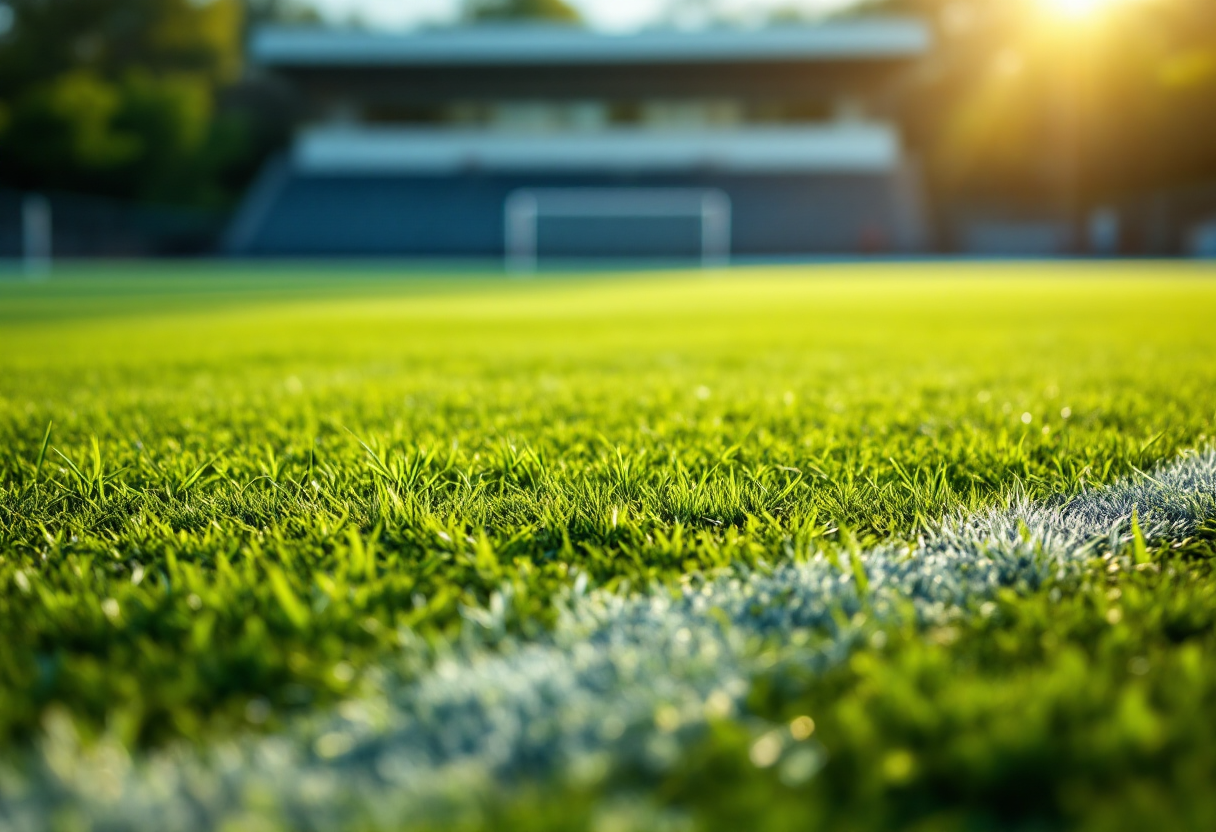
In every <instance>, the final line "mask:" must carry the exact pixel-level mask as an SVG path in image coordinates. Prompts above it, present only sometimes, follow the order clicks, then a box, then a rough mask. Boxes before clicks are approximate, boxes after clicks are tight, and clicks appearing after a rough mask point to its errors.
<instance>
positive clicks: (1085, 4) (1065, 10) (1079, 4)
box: [1042, 0, 1119, 20]
mask: <svg viewBox="0 0 1216 832" xmlns="http://www.w3.org/2000/svg"><path fill="white" fill-rule="evenodd" d="M1042 2H1043V5H1044V6H1045V7H1046V8H1047V10H1048V11H1050V12H1052V13H1054V14H1056V15H1058V16H1060V17H1065V18H1068V19H1070V20H1081V19H1083V18H1086V17H1090V16H1091V15H1093V14H1096V13H1097V12H1100V11H1102V10H1103V9H1105V8H1107V7H1109V6H1113V5H1115V4H1116V3H1117V2H1119V0H1042Z"/></svg>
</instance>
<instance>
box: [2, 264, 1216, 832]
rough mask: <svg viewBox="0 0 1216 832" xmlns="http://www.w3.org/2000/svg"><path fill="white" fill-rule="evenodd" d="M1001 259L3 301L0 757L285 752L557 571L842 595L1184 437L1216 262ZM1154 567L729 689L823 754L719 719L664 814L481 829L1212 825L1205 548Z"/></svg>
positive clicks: (550, 796)
mask: <svg viewBox="0 0 1216 832" xmlns="http://www.w3.org/2000/svg"><path fill="white" fill-rule="evenodd" d="M1023 271H1024V268H1023V267H1012V266H1011V267H1001V266H985V267H970V266H956V267H950V266H923V267H901V269H899V270H889V269H887V268H885V267H879V268H871V267H860V266H858V267H833V268H820V269H817V270H811V271H810V273H807V272H806V271H805V270H801V269H798V270H795V269H791V270H753V271H739V272H736V273H732V274H731V275H729V276H715V277H706V276H701V275H678V274H675V275H669V276H666V277H658V276H647V277H646V278H645V279H640V278H639V279H626V278H619V277H617V278H600V279H590V278H580V279H576V278H573V277H570V278H564V279H562V278H553V279H548V278H547V279H542V280H537V281H529V282H512V283H506V282H503V281H501V280H500V279H498V278H489V277H484V276H483V277H476V276H472V277H461V276H457V275H447V276H443V275H438V274H430V275H414V276H409V277H407V276H402V275H399V274H393V273H391V272H387V271H386V272H376V271H372V270H363V271H357V270H347V271H341V272H338V271H334V272H327V271H316V272H312V273H307V272H303V273H283V274H274V273H273V272H266V271H263V272H250V271H243V270H241V269H237V268H234V269H231V270H220V269H213V268H208V269H197V268H190V267H183V268H182V269H181V270H179V271H177V272H176V273H173V274H169V275H162V274H159V273H157V272H156V271H155V270H150V269H149V270H142V271H141V270H138V269H134V268H129V267H123V268H122V269H111V270H109V271H98V270H89V269H84V270H79V271H73V270H70V269H69V270H67V271H66V272H61V273H57V274H56V275H55V276H54V277H53V278H52V279H51V280H49V281H46V282H42V283H38V284H29V283H16V282H7V283H0V356H2V357H0V367H2V368H3V372H2V373H0V438H2V443H0V448H2V450H0V641H2V642H3V643H4V644H5V650H4V651H0V738H2V741H3V743H4V745H5V747H6V748H7V749H8V751H9V752H12V751H13V749H15V748H20V747H21V746H23V745H24V744H25V743H28V742H29V741H31V740H33V739H34V738H36V736H37V733H38V731H39V730H40V726H41V725H42V724H44V721H45V720H47V719H52V720H53V719H61V718H62V717H63V715H68V716H70V718H71V719H72V720H73V721H74V723H75V725H76V726H77V728H78V730H80V731H81V732H82V733H83V734H84V736H85V737H86V738H87V737H89V736H92V737H97V736H100V735H102V734H108V735H109V736H111V737H116V738H118V739H120V740H121V741H122V742H124V743H126V744H128V745H129V746H132V747H139V746H144V747H146V746H151V745H157V744H160V743H162V742H165V741H166V740H169V739H172V738H180V737H185V738H188V739H191V740H193V741H198V742H203V741H207V740H211V739H214V738H216V737H218V736H223V735H224V734H225V733H227V732H231V731H237V730H266V729H268V728H274V727H276V726H281V725H282V724H283V722H284V720H285V719H288V718H290V717H291V715H292V714H296V713H299V712H301V711H305V710H307V709H310V708H318V707H325V706H326V705H327V704H329V703H336V702H338V701H340V700H342V699H343V698H345V697H348V696H351V695H353V694H355V693H356V692H357V691H358V690H359V689H360V686H361V685H362V684H364V683H365V681H364V679H365V675H366V674H368V673H370V672H372V670H373V669H377V668H378V669H380V671H383V669H384V668H389V669H391V670H393V672H399V673H406V674H408V673H411V672H414V670H413V669H411V667H409V666H398V664H397V662H398V659H397V658H396V657H397V656H398V655H399V651H400V645H401V643H402V640H403V638H405V639H407V640H408V639H411V638H413V636H412V635H410V634H417V635H419V636H421V637H422V638H424V639H430V640H432V641H438V640H441V639H444V638H447V637H451V636H453V635H454V634H455V633H456V632H457V631H458V630H459V628H460V626H461V621H462V617H461V610H462V608H467V607H478V606H483V605H485V604H486V603H488V601H489V598H490V597H491V594H492V593H494V592H495V591H496V590H500V589H502V588H504V587H507V588H509V589H510V590H511V591H510V592H507V593H504V594H503V595H502V596H500V597H504V598H506V599H508V601H507V603H509V604H510V608H509V609H508V610H507V615H506V619H507V621H508V626H509V627H510V628H511V629H512V630H513V631H515V632H518V633H521V634H523V635H525V636H527V635H528V634H534V633H537V632H539V631H540V629H541V628H544V627H545V626H546V625H547V624H548V623H549V622H551V621H552V620H553V616H554V608H553V604H552V601H553V599H554V597H555V596H556V595H558V594H559V593H560V592H562V591H563V590H565V589H566V588H568V587H569V586H570V585H571V584H572V583H573V581H574V580H576V578H577V577H578V576H583V575H585V576H587V578H588V579H589V582H590V583H591V584H592V585H599V586H607V587H625V586H633V587H638V586H642V585H645V584H652V583H658V584H673V583H676V582H679V581H680V580H682V579H685V578H687V576H689V575H690V574H693V573H698V572H711V571H713V570H717V569H720V568H722V567H728V566H731V565H738V564H748V565H753V564H758V563H761V562H772V561H777V560H781V559H785V558H798V557H804V556H806V555H807V554H808V553H809V552H811V551H813V550H814V549H817V548H820V547H826V548H827V549H828V551H829V552H831V553H832V555H833V556H834V557H836V558H838V560H839V563H840V564H841V566H842V571H844V572H846V573H848V572H851V573H852V577H853V579H854V580H856V581H857V583H858V585H859V586H862V585H865V584H866V583H867V581H868V577H867V576H866V574H865V572H864V569H862V568H861V564H860V561H859V560H857V559H856V558H854V557H853V556H852V553H853V551H855V550H856V548H857V547H861V546H865V545H868V544H870V543H872V542H874V541H876V540H879V539H887V538H892V537H895V538H904V539H908V538H912V537H914V536H915V535H916V534H917V533H918V532H919V531H920V530H923V529H924V528H926V527H927V526H928V525H929V524H932V523H934V522H935V521H936V520H937V519H938V518H941V517H943V516H946V515H950V514H952V513H955V512H962V511H973V510H976V509H978V508H981V507H984V506H987V505H993V504H996V503H998V502H1000V501H1001V500H1002V499H1004V498H1006V497H1008V496H1010V495H1012V494H1024V495H1026V496H1028V497H1031V498H1034V499H1050V498H1053V497H1056V496H1057V495H1067V494H1070V493H1075V492H1076V491H1077V490H1079V489H1081V488H1083V487H1086V486H1089V485H1096V484H1101V483H1104V482H1110V481H1112V480H1113V479H1115V478H1117V477H1120V476H1125V475H1131V474H1134V473H1135V472H1136V471H1137V470H1148V469H1151V468H1152V466H1153V465H1154V464H1155V463H1156V462H1158V461H1159V460H1162V459H1166V458H1169V457H1171V456H1173V455H1174V454H1175V453H1176V452H1177V451H1178V450H1179V449H1182V448H1188V447H1195V446H1200V445H1204V444H1207V443H1208V442H1210V437H1212V436H1213V435H1214V434H1213V430H1214V427H1216V425H1214V421H1216V365H1213V362H1212V361H1211V356H1212V354H1213V351H1214V350H1216V331H1214V330H1213V328H1212V327H1211V326H1210V321H1211V318H1212V313H1213V311H1214V310H1216V285H1214V284H1213V283H1212V282H1211V280H1210V277H1211V275H1210V272H1209V271H1205V270H1203V269H1199V268H1188V267H1167V266H1127V267H1108V266H1101V267H1085V266H1075V267H1060V266H1052V267H1047V266H1041V267H1036V269H1035V270H1034V273H1033V274H1024V273H1022V272H1023ZM1162 322H1168V323H1162ZM1137 529H1138V525H1137ZM846 530H847V531H846ZM1205 534H1206V533H1205ZM1173 543H1174V544H1176V545H1175V548H1173V549H1166V548H1163V547H1161V546H1160V545H1158V544H1157V543H1156V542H1153V541H1145V540H1144V539H1143V536H1142V535H1139V534H1135V535H1134V557H1132V558H1131V559H1130V560H1129V561H1128V563H1127V564H1126V565H1120V564H1119V563H1115V562H1112V563H1111V565H1110V566H1111V569H1110V571H1108V572H1105V573H1102V572H1098V573H1095V574H1093V575H1091V576H1090V577H1089V578H1088V579H1086V581H1085V582H1084V583H1083V585H1080V586H1073V585H1053V586H1048V587H1045V588H1044V589H1043V590H1042V591H1041V592H1038V593H1033V594H1031V595H1029V596H1025V597H1023V596H1013V595H1009V596H1002V597H1000V598H998V599H997V601H995V602H992V603H991V604H990V605H987V606H985V607H982V608H980V609H977V610H974V611H973V614H972V615H970V616H968V617H967V618H965V619H963V620H961V621H960V622H959V623H958V624H957V626H952V627H949V628H943V629H941V630H937V631H933V632H930V633H928V634H924V633H917V632H914V631H911V630H909V631H903V630H899V629H895V630H890V631H874V632H873V634H872V637H871V639H870V645H871V646H870V647H869V648H868V649H866V650H864V651H862V652H861V653H859V654H858V655H857V656H856V657H855V658H854V659H853V660H852V661H851V662H849V663H848V664H847V665H846V666H844V667H841V668H839V669H837V670H836V671H833V672H831V673H828V674H826V675H818V676H807V677H790V676H788V675H785V676H779V675H777V674H773V676H772V677H771V678H768V677H766V678H765V679H763V680H762V681H761V683H759V684H758V685H757V686H756V688H755V690H753V691H752V695H751V699H750V706H751V711H752V713H753V715H755V716H759V717H764V718H767V719H772V720H778V721H790V720H794V719H795V718H797V717H800V716H808V717H810V718H811V719H812V720H813V727H814V732H813V734H811V733H809V729H808V727H807V726H808V723H806V722H799V723H798V727H797V728H792V729H791V730H790V731H789V732H786V733H784V734H779V735H773V736H769V735H768V734H765V735H764V736H761V737H757V736H756V734H755V730H754V729H753V726H752V725H751V724H750V723H748V722H746V721H736V720H728V721H723V722H722V723H721V724H720V725H718V726H717V727H715V729H714V733H713V735H712V736H710V737H709V738H707V740H706V744H705V746H704V748H703V749H702V750H701V752H700V753H697V754H694V755H692V756H691V757H689V758H688V759H687V760H685V761H684V762H683V763H681V764H680V766H678V767H677V768H675V769H672V770H670V771H668V772H666V773H665V774H663V775H661V777H659V781H660V782H659V784H658V786H657V788H656V787H654V785H653V784H652V783H651V784H641V783H633V782H631V781H628V780H626V781H624V782H615V781H613V782H610V783H600V784H597V785H593V786H588V785H586V784H583V785H577V784H574V785H562V784H549V785H545V786H544V788H541V787H540V786H537V787H536V788H535V790H534V789H533V787H532V786H526V787H521V788H520V789H519V790H516V791H513V792H512V793H511V794H509V795H503V796H502V800H501V801H500V802H499V803H496V804H495V805H493V806H487V807H485V815H484V817H483V820H484V821H485V824H486V825H487V826H488V827H497V828H502V827H503V826H504V825H510V826H511V827H512V828H578V827H579V826H580V824H581V825H584V826H587V827H591V826H593V825H603V824H606V823H609V820H612V819H614V818H615V820H612V822H614V823H617V822H618V821H619V823H617V825H618V827H620V828H632V827H630V825H629V824H633V826H634V827H639V828H640V827H645V828H657V827H658V826H661V825H662V823H668V822H669V821H670V822H671V823H674V824H678V823H679V822H680V821H681V819H683V820H687V821H690V822H692V823H693V824H694V825H695V826H696V827H697V828H707V829H716V828H722V829H732V828H743V827H747V828H759V829H806V828H824V829H829V828H830V829H841V828H853V829H878V828H891V827H900V826H909V825H913V824H915V823H924V824H927V825H926V827H925V828H959V829H970V828H994V827H1002V828H1029V826H1031V825H1033V824H1039V825H1040V826H1043V827H1045V828H1057V827H1063V826H1065V825H1077V824H1079V823H1081V822H1082V821H1084V822H1085V823H1088V824H1089V828H1094V829H1119V828H1136V824H1137V823H1138V822H1139V821H1140V820H1143V819H1144V818H1145V817H1149V816H1151V813H1153V812H1157V813H1159V815H1160V816H1161V817H1166V818H1169V819H1170V822H1171V823H1172V824H1174V825H1176V826H1177V827H1178V828H1203V825H1202V824H1203V822H1204V821H1205V820H1206V819H1210V818H1211V812H1212V811H1216V809H1213V806H1212V805H1211V800H1210V797H1208V790H1205V789H1204V788H1202V786H1201V784H1203V783H1205V782H1210V779H1211V776H1212V774H1213V771H1214V767H1216V758H1213V756H1212V751H1211V749H1212V748H1213V747H1216V744H1213V739H1214V738H1216V734H1214V731H1216V725H1214V723H1213V722H1212V719H1211V715H1212V713H1213V710H1212V707H1213V703H1214V701H1216V700H1214V699H1213V696H1216V686H1214V680H1216V665H1213V663H1212V661H1211V660H1210V658H1209V657H1210V656H1211V655H1212V650H1213V647H1216V644H1214V643H1213V638H1214V637H1216V636H1214V630H1213V618H1212V610H1213V609H1216V605H1214V604H1213V592H1216V582H1214V581H1213V576H1212V572H1211V569H1210V563H1211V560H1210V559H1211V555H1212V541H1211V536H1210V535H1206V536H1204V537H1201V538H1199V539H1196V540H1192V541H1174V542H1173ZM846 559H847V562H846ZM795 733H797V736H795ZM760 740H764V741H765V742H766V743H769V745H774V744H775V746H776V747H777V748H779V750H780V755H779V758H773V759H774V760H776V761H775V762H773V763H772V764H771V765H770V764H765V765H760V764H758V763H757V762H756V760H757V759H761V760H762V761H763V760H765V759H768V757H769V755H767V754H764V755H760V756H757V755H756V754H755V753H754V751H755V748H754V746H755V743H756V742H758V741H760ZM643 787H644V789H645V793H646V799H645V800H643V801H635V800H632V799H630V798H629V795H631V794H632V793H633V791H634V790H636V789H640V788H643ZM620 795H625V798H623V800H624V802H619V801H617V799H618V798H619V797H620ZM614 801H617V802H614ZM614 813H615V814H614ZM605 818H609V820H605ZM656 818H657V820H656ZM664 819H666V820H664ZM660 821H661V823H660Z"/></svg>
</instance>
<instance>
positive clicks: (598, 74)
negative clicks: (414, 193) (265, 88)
mask: <svg viewBox="0 0 1216 832" xmlns="http://www.w3.org/2000/svg"><path fill="white" fill-rule="evenodd" d="M930 41H931V38H930V34H929V30H928V28H927V27H926V26H925V25H924V24H923V23H920V22H918V21H913V20H873V21H858V22H850V23H831V24H822V25H818V26H799V27H780V28H774V29H761V30H755V31H742V32H741V31H736V30H709V31H699V32H671V31H648V32H640V33H635V34H629V35H613V34H605V33H599V32H593V31H588V30H583V29H575V28H570V27H559V26H511V27H477V28H469V29H452V30H435V31H427V32H421V33H407V34H386V33H376V32H360V31H341V30H327V29H307V28H268V29H262V30H259V31H257V32H256V33H255V34H254V36H253V39H252V42H251V46H250V56H251V60H252V61H253V63H254V64H255V65H256V66H259V67H262V68H264V69H267V70H271V71H274V72H276V73H278V74H280V75H283V76H285V77H287V78H289V79H291V80H292V81H293V82H294V83H295V84H296V85H297V86H298V87H299V89H300V90H301V91H302V92H303V93H304V94H305V95H307V96H308V97H309V98H311V99H314V100H316V99H331V100H332V99H335V98H343V97H345V98H349V97H352V96H353V97H355V98H358V99H361V100H396V101H416V102H439V101H447V100H452V99H459V98H466V99H468V98H474V99H475V98H483V99H492V98H528V99H536V98H548V99H578V100H585V99H589V98H591V99H594V98H600V99H621V98H631V97H636V96H638V95H639V93H641V92H644V93H645V94H646V95H649V96H652V97H688V96H693V97H697V96H713V97H724V96H744V97H751V98H777V97H791V96H792V97H805V96H815V95H824V94H829V93H831V92H834V91H857V92H859V93H867V92H870V91H873V90H874V89H875V87H876V86H877V85H880V84H881V83H882V82H883V81H884V80H886V79H888V78H890V76H891V74H892V72H893V71H895V70H897V69H898V68H900V67H902V66H905V65H906V64H907V63H908V62H909V61H913V60H916V59H917V58H920V57H922V56H924V55H925V54H926V53H927V52H928V50H929V48H930Z"/></svg>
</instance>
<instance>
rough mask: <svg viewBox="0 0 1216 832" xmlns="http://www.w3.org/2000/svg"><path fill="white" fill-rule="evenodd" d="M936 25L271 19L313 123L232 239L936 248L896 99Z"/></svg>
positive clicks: (262, 187) (658, 254) (277, 60)
mask: <svg viewBox="0 0 1216 832" xmlns="http://www.w3.org/2000/svg"><path fill="white" fill-rule="evenodd" d="M929 41H930V39H929V34H928V30H927V29H926V27H924V26H923V25H922V24H920V23H918V22H915V21H907V20H871V21H859V22H849V23H833V24H823V25H818V26H805V27H789V28H775V29H763V30H755V31H725V30H709V31H701V32H663V31H648V32H642V33H638V34H631V35H612V34H604V33H596V32H591V31H587V30H582V29H576V28H565V27H540V26H516V27H502V28H498V27H477V28H468V29H452V30H435V31H426V32H417V33H408V34H387V33H370V32H359V31H344V30H332V29H328V30H327V29H280V28H271V29H264V30H261V31H258V32H256V33H255V34H254V36H253V38H252V41H251V58H252V61H253V63H254V64H255V65H256V66H257V67H260V68H261V70H263V71H266V72H270V73H273V74H275V75H277V76H279V77H281V78H283V79H284V80H286V81H287V82H288V83H290V84H291V85H292V88H293V89H294V90H295V92H296V94H297V95H298V96H299V100H300V101H301V102H302V110H303V113H304V119H303V121H302V124H301V127H300V128H299V131H298V133H297V135H296V138H295V141H294V143H293V146H292V147H291V149H290V151H289V153H288V154H287V155H286V156H284V157H283V158H280V159H277V160H275V161H274V162H272V163H271V164H270V165H268V167H267V168H266V170H264V171H263V173H262V175H261V176H260V178H259V180H258V182H257V184H256V185H255V186H254V188H253V189H252V190H251V192H250V194H249V195H248V197H247V199H246V201H245V204H244V205H243V206H242V208H241V210H240V211H239V212H238V215H237V217H236V219H235V220H234V222H233V225H232V227H231V228H230V230H229V233H228V235H227V248H228V250H229V251H230V252H231V253H233V254H237V255H245V256H256V255H273V256H308V255H335V256H344V255H345V256H349V255H356V256H357V255H381V256H421V257H442V256H453V257H502V256H506V257H507V258H508V259H509V261H510V262H512V263H515V264H517V265H519V266H521V267H530V266H532V265H534V264H535V263H536V262H537V261H538V259H541V258H584V257H602V256H611V257H643V258H656V259H663V258H682V257H688V256H697V257H701V258H702V259H704V260H706V261H707V262H709V261H720V260H721V259H724V258H726V257H732V256H733V257H776V256H790V255H793V256H797V255H807V254H829V253H856V252H877V251H894V252H908V251H915V250H918V249H919V248H921V246H922V245H923V239H924V234H925V232H924V227H923V226H924V223H923V218H922V216H921V208H920V196H919V194H918V188H917V179H916V175H915V170H914V165H913V164H912V162H911V160H910V159H909V158H908V156H907V154H906V153H905V151H904V149H903V147H902V144H901V141H900V136H899V131H898V129H897V127H896V126H895V124H894V122H893V121H892V120H891V118H890V116H889V113H888V112H887V105H888V102H889V101H890V99H891V97H892V93H893V91H894V90H895V88H896V85H897V84H898V81H899V77H900V74H901V73H902V72H904V71H907V70H908V68H909V66H910V65H911V64H912V63H913V62H915V61H916V60H917V59H918V58H920V57H922V56H923V55H925V54H926V52H927V51H928V49H929V46H930V42H929Z"/></svg>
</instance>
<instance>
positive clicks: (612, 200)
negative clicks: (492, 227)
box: [503, 188, 731, 273]
mask: <svg viewBox="0 0 1216 832" xmlns="http://www.w3.org/2000/svg"><path fill="white" fill-rule="evenodd" d="M546 217H549V218H561V219H588V220H595V219H613V218H623V219H637V218H649V217H654V218H668V217H670V218H679V217H686V218H694V219H697V220H698V221H699V222H700V226H701V233H700V257H701V264H702V266H704V267H706V268H710V267H713V266H721V265H725V264H726V263H727V262H729V260H730V246H731V202H730V197H729V196H727V195H726V193H724V192H723V191H721V190H718V189H716V188H521V189H519V190H516V191H513V192H511V194H510V195H508V196H507V199H506V201H505V203H504V205H503V225H504V234H505V240H506V266H507V270H508V271H511V272H517V273H519V272H531V271H535V269H536V267H537V263H538V261H539V257H540V251H539V246H540V232H539V225H540V221H541V220H542V219H544V218H546Z"/></svg>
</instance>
